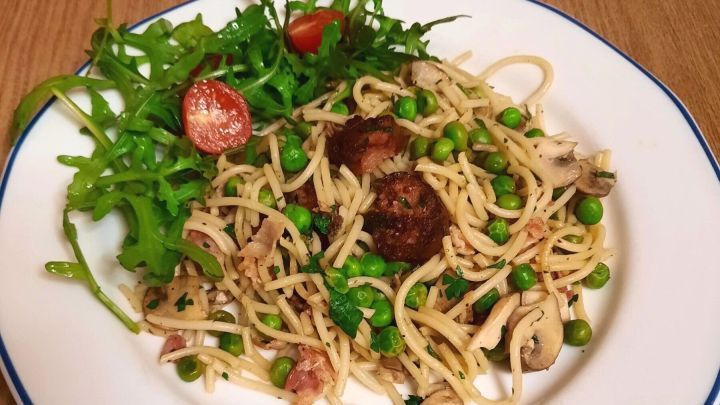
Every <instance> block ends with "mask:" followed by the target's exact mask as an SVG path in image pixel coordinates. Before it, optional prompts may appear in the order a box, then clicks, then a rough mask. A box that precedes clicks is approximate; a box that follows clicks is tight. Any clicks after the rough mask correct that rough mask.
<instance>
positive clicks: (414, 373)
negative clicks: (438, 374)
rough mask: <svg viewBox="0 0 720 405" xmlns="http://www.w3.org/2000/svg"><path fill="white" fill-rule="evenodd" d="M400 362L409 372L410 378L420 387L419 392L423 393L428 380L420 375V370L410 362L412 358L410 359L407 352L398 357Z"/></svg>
mask: <svg viewBox="0 0 720 405" xmlns="http://www.w3.org/2000/svg"><path fill="white" fill-rule="evenodd" d="M397 358H398V360H400V363H401V364H402V365H403V367H405V369H406V370H407V371H408V373H409V374H410V376H411V377H412V378H414V379H415V382H416V383H417V385H418V388H417V390H418V392H421V391H422V390H424V389H425V388H427V380H426V379H425V378H424V377H423V375H422V373H420V369H419V368H418V367H417V366H416V365H415V363H413V362H412V361H410V358H409V357H408V355H407V354H405V352H403V353H400V355H399V356H398V357H397Z"/></svg>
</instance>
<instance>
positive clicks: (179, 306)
mask: <svg viewBox="0 0 720 405" xmlns="http://www.w3.org/2000/svg"><path fill="white" fill-rule="evenodd" d="M200 288H202V286H201V285H200V279H199V277H195V276H175V278H173V280H172V282H170V284H168V285H166V286H162V287H151V288H148V290H147V292H146V293H145V297H144V299H143V311H145V314H146V315H147V314H154V315H158V316H166V317H170V318H175V319H181V320H187V321H197V320H201V319H205V317H206V316H207V314H206V313H205V311H204V310H203V309H202V306H201V305H200Z"/></svg>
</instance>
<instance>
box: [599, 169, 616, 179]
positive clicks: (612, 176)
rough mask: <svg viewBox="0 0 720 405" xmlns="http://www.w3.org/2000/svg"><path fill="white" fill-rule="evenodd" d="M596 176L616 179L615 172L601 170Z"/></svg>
mask: <svg viewBox="0 0 720 405" xmlns="http://www.w3.org/2000/svg"><path fill="white" fill-rule="evenodd" d="M595 177H600V178H602V179H614V178H615V173H611V172H606V171H601V172H597V173H595Z"/></svg>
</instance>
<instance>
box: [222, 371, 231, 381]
mask: <svg viewBox="0 0 720 405" xmlns="http://www.w3.org/2000/svg"><path fill="white" fill-rule="evenodd" d="M222 378H224V379H225V381H227V380H229V379H230V376H229V375H228V373H226V372H223V373H222Z"/></svg>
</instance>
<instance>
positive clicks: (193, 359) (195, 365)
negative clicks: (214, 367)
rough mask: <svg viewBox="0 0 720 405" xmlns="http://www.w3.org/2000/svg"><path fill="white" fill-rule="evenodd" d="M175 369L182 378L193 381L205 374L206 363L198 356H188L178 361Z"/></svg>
mask: <svg viewBox="0 0 720 405" xmlns="http://www.w3.org/2000/svg"><path fill="white" fill-rule="evenodd" d="M175 371H177V375H178V377H180V379H181V380H183V381H185V382H193V381H195V380H197V379H198V378H200V376H201V375H203V372H204V371H205V364H203V363H202V362H201V361H200V360H198V358H197V356H187V357H183V358H182V359H180V360H179V361H178V362H177V364H176V365H175Z"/></svg>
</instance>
